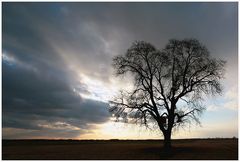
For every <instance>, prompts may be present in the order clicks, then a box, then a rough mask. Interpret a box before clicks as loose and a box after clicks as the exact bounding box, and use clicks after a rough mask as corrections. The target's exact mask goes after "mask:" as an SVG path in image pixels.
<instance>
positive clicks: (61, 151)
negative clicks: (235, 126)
mask: <svg viewBox="0 0 240 162" xmlns="http://www.w3.org/2000/svg"><path fill="white" fill-rule="evenodd" d="M2 159H3V160H27V159H31V160H88V159H89V160H98V159H99V160H125V159H126V160H160V159H181V160H183V159H189V160H194V159H196V160H220V159H222V160H237V159H238V140H237V139H186V140H173V149H172V151H171V152H166V151H164V150H163V141H161V140H80V141H77V140H3V141H2Z"/></svg>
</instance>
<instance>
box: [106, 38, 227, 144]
mask: <svg viewBox="0 0 240 162" xmlns="http://www.w3.org/2000/svg"><path fill="white" fill-rule="evenodd" d="M113 66H114V69H115V72H116V75H117V76H118V75H125V74H126V73H130V74H131V76H133V77H134V88H133V90H132V91H131V92H129V91H126V92H123V91H121V93H120V95H119V96H117V98H116V99H114V100H113V101H110V112H112V113H113V114H114V115H115V117H116V118H117V120H120V119H121V120H124V121H125V122H132V121H135V122H137V123H141V124H145V125H146V126H149V124H150V123H155V124H157V126H158V127H159V129H160V130H161V131H162V133H163V135H164V147H165V148H171V134H172V130H173V128H175V127H178V126H184V124H186V123H191V121H195V122H197V123H199V115H200V114H201V113H202V111H203V110H204V109H205V108H204V107H203V106H202V105H201V100H202V99H203V96H204V95H206V94H207V95H208V94H212V95H214V94H220V93H221V91H222V88H221V84H220V79H221V78H223V74H224V66H225V61H223V60H220V59H214V58H212V57H211V56H210V55H209V51H208V50H207V48H206V47H205V46H203V45H202V44H200V42H199V41H198V40H196V39H184V40H175V39H172V40H170V41H169V42H168V44H167V45H166V46H165V48H164V49H163V50H157V49H156V48H155V47H154V46H153V45H151V44H150V43H147V42H144V41H136V42H134V43H133V45H132V46H131V47H130V48H129V49H128V50H127V52H126V53H125V54H124V55H119V56H116V57H115V58H114V59H113Z"/></svg>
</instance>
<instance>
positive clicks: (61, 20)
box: [2, 2, 238, 138]
mask: <svg viewBox="0 0 240 162" xmlns="http://www.w3.org/2000/svg"><path fill="white" fill-rule="evenodd" d="M237 5H238V4H237V2H235V3H230V2H228V3H3V4H2V27H3V29H2V93H3V97H2V110H3V111H2V124H3V138H161V137H160V136H159V133H158V132H154V133H151V132H150V133H149V132H148V133H146V131H143V130H142V129H143V128H138V127H137V126H135V125H134V126H129V125H122V124H121V123H114V122H112V121H111V120H110V114H109V113H108V103H107V101H108V100H110V99H111V97H113V95H114V94H115V93H116V92H118V91H119V89H121V88H124V87H125V88H126V87H129V86H131V82H129V80H128V78H116V76H114V75H113V68H112V66H111V64H112V58H113V57H114V56H116V55H119V54H124V53H125V52H126V50H127V49H128V48H129V47H130V46H131V44H132V42H134V41H135V40H144V41H147V42H150V43H152V44H153V45H154V46H155V47H156V48H158V49H162V48H164V46H165V45H166V43H167V42H168V40H169V39H171V38H175V39H184V38H196V39H198V40H199V41H200V42H201V43H202V44H204V45H205V46H206V47H207V48H208V49H209V51H210V53H211V55H212V56H213V57H215V58H220V59H224V60H226V61H227V66H226V75H225V79H224V80H223V81H222V84H223V86H224V93H223V95H222V96H216V97H210V98H209V99H208V100H206V101H205V104H206V105H207V110H206V111H205V112H204V114H203V116H202V120H201V121H202V127H199V126H193V127H191V129H189V128H186V129H185V130H182V131H179V132H178V133H175V134H174V137H175V138H190V137H232V136H237V135H238V133H237V132H238V126H237V124H238V123H237V112H238V111H237V106H238V105H237V103H238V102H237V88H238V81H237V78H238V77H237V76H238V6H237ZM189 130H191V131H189ZM116 132H117V133H116Z"/></svg>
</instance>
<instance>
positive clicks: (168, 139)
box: [164, 131, 172, 150]
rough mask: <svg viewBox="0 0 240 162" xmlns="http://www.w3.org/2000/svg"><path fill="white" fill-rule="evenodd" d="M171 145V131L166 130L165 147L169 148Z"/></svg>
mask: <svg viewBox="0 0 240 162" xmlns="http://www.w3.org/2000/svg"><path fill="white" fill-rule="evenodd" d="M171 147H172V144H171V131H166V132H164V149H166V150H169V149H171Z"/></svg>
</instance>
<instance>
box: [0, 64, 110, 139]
mask: <svg viewBox="0 0 240 162" xmlns="http://www.w3.org/2000/svg"><path fill="white" fill-rule="evenodd" d="M2 68H3V74H2V75H3V80H2V84H3V90H2V93H3V98H2V102H3V127H4V128H17V129H28V130H33V132H34V131H35V132H36V131H37V132H39V134H42V133H41V132H45V131H49V132H51V133H53V132H54V131H55V133H54V134H55V135H56V137H58V135H57V132H59V131H61V132H63V131H64V130H66V132H69V136H70V137H72V135H71V133H73V132H74V134H76V132H79V133H78V135H79V134H80V133H81V132H84V131H82V129H83V130H84V129H89V128H90V127H91V126H90V124H91V123H103V122H105V121H107V120H108V118H109V113H108V110H107V107H108V105H107V104H106V103H103V102H100V101H94V100H88V99H82V98H81V97H80V96H79V95H78V94H76V93H74V92H73V89H72V86H74V85H70V84H69V82H68V79H65V77H66V76H67V75H65V74H64V73H63V72H62V73H60V71H56V69H54V68H47V69H48V71H44V70H45V69H38V70H37V71H35V70H33V69H30V68H26V66H23V63H21V64H18V62H14V61H12V62H11V64H9V63H8V60H5V59H3V67H2ZM78 86H81V83H79V84H78ZM56 128H58V129H56ZM59 128H61V129H59ZM46 129H47V130H46ZM63 129H64V130H63ZM72 131H73V132H72ZM39 134H38V135H39ZM29 136H30V137H31V136H33V134H31V133H30V134H29ZM60 136H61V133H60ZM66 136H67V135H66ZM61 137H62V136H61Z"/></svg>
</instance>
